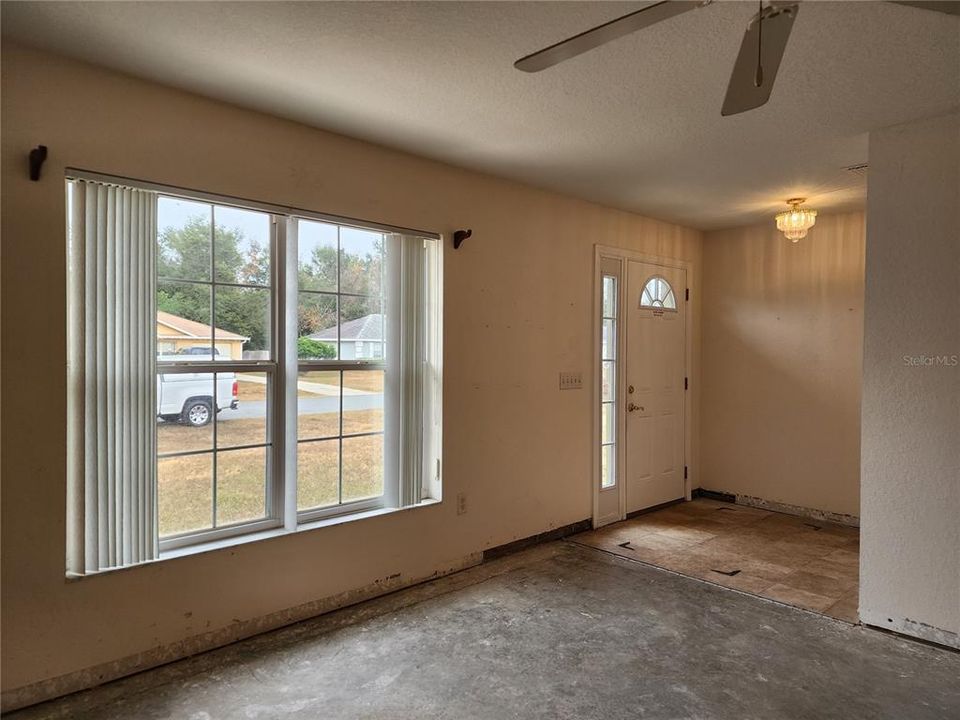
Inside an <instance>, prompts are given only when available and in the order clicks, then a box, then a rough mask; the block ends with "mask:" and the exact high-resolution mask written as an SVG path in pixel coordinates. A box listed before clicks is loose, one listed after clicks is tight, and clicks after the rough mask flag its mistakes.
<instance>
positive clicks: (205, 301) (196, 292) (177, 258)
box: [157, 216, 270, 350]
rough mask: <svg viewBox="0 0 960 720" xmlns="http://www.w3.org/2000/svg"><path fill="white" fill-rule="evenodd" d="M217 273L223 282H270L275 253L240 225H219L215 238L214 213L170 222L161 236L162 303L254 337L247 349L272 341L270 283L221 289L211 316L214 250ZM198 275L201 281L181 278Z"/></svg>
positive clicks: (185, 314) (177, 312) (183, 314)
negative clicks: (251, 238)
mask: <svg viewBox="0 0 960 720" xmlns="http://www.w3.org/2000/svg"><path fill="white" fill-rule="evenodd" d="M212 250H213V251H214V253H213V256H214V258H215V261H216V267H215V277H216V280H217V282H221V283H239V284H245V285H246V284H252V285H269V282H270V252H269V249H268V248H264V247H262V246H261V245H260V244H259V243H257V242H255V241H253V242H250V241H247V239H246V238H245V237H244V235H243V232H242V231H241V230H239V229H237V228H227V227H224V226H222V225H217V226H216V228H215V231H214V233H213V237H212V238H211V233H210V218H209V217H204V216H196V217H192V218H190V219H189V220H188V221H187V222H186V223H185V224H184V225H182V226H181V227H175V228H174V227H168V228H165V229H164V230H163V232H161V233H160V236H159V238H158V239H157V276H158V278H160V282H159V287H158V289H157V308H158V309H159V310H163V311H165V312H169V313H173V314H174V315H179V316H180V317H184V318H187V319H188V320H194V321H196V322H200V323H203V324H205V325H210V324H211V321H212V324H213V325H215V326H216V327H218V328H221V329H223V330H229V331H230V332H234V333H237V334H239V335H244V336H246V337H249V338H250V340H249V342H248V343H247V344H246V345H245V346H244V348H245V349H247V350H262V349H264V348H266V347H268V343H269V327H270V325H269V312H270V291H269V289H267V288H264V289H262V290H261V289H255V288H238V287H229V286H226V287H224V286H218V287H217V288H216V301H215V307H216V312H215V315H216V316H215V317H214V318H211V317H210V307H211V298H210V287H209V285H206V284H201V283H207V282H209V281H210V273H211V267H210V261H211V251H212ZM178 280H181V281H182V280H193V281H197V282H193V283H190V282H177V281H178Z"/></svg>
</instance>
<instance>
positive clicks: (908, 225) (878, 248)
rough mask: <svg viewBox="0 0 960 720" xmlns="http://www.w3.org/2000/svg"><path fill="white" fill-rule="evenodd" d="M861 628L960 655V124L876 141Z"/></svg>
mask: <svg viewBox="0 0 960 720" xmlns="http://www.w3.org/2000/svg"><path fill="white" fill-rule="evenodd" d="M867 217H868V218H869V222H870V240H869V248H868V250H867V268H866V270H867V272H866V298H867V302H866V322H865V332H864V355H863V481H862V482H863V484H862V488H861V489H862V493H863V503H862V504H863V513H862V525H861V527H862V529H861V533H860V534H861V544H860V547H861V552H860V618H861V620H862V621H863V622H865V623H870V624H871V625H877V626H880V627H884V628H887V629H889V630H895V631H897V632H903V633H907V634H909V635H916V636H918V637H921V638H924V639H926V640H932V641H934V642H938V643H943V644H945V645H952V646H953V647H957V648H960V231H958V224H957V223H958V220H960V115H958V114H956V113H955V114H953V115H946V116H943V117H939V118H931V119H927V120H921V121H917V122H913V123H907V124H905V125H898V126H896V127H892V128H887V129H884V130H881V131H879V132H875V133H871V134H870V196H869V198H868V201H867Z"/></svg>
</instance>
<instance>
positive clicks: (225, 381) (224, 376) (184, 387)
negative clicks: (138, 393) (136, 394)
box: [157, 355, 240, 427]
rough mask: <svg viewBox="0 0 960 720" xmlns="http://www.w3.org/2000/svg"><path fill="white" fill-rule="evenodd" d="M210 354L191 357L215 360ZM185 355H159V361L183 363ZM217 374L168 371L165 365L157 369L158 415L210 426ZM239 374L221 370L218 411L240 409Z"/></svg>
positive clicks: (218, 385)
mask: <svg viewBox="0 0 960 720" xmlns="http://www.w3.org/2000/svg"><path fill="white" fill-rule="evenodd" d="M212 359H213V358H212V357H211V356H209V355H207V356H195V357H191V358H190V360H212ZM183 360H184V357H183V356H182V355H158V356H157V362H163V361H173V362H177V361H179V362H183ZM213 375H214V374H213V373H165V372H163V367H162V366H161V367H159V368H158V372H157V416H158V417H159V418H160V419H162V420H165V421H166V422H178V423H182V424H184V425H192V426H193V427H201V426H203V425H206V424H207V423H209V422H210V421H211V420H212V419H213V406H214V399H213V398H214V392H213V383H214V381H213ZM237 394H238V386H237V377H236V374H235V373H232V372H220V373H217V392H216V398H217V400H216V404H217V412H218V413H219V412H222V411H223V410H228V409H230V410H236V409H237V407H238V406H239V404H240V402H239V400H238V399H237Z"/></svg>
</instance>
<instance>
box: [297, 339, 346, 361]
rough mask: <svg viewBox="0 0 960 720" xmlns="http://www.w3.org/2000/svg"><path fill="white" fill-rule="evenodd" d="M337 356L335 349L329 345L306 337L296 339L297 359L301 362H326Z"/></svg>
mask: <svg viewBox="0 0 960 720" xmlns="http://www.w3.org/2000/svg"><path fill="white" fill-rule="evenodd" d="M336 356H337V349H336V348H335V347H334V346H333V345H331V344H330V343H325V342H321V341H320V340H314V339H312V338H308V337H298V338H297V357H298V358H300V359H301V360H321V359H323V360H327V359H332V358H335V357H336Z"/></svg>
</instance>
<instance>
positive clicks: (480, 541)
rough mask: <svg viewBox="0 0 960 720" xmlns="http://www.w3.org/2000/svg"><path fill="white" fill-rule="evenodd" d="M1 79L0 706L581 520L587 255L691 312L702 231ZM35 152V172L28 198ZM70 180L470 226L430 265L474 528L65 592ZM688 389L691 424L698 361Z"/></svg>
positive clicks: (409, 534)
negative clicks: (680, 294) (561, 383)
mask: <svg viewBox="0 0 960 720" xmlns="http://www.w3.org/2000/svg"><path fill="white" fill-rule="evenodd" d="M0 70H2V83H3V84H2V93H3V95H2V97H3V103H2V123H3V135H2V139H0V141H2V155H0V166H2V182H3V195H2V232H3V255H4V257H3V266H2V283H0V290H2V312H3V316H2V343H3V349H4V357H3V367H2V393H3V406H2V422H3V436H2V473H3V487H2V572H3V580H2V624H3V644H2V663H3V676H2V687H3V691H4V698H5V699H6V698H10V700H9V702H28V701H30V700H31V699H33V700H36V699H40V698H42V696H43V693H47V694H50V693H51V692H54V693H55V692H66V691H68V690H70V689H77V688H78V685H83V684H84V683H86V684H91V683H96V682H98V681H99V680H101V679H103V678H107V679H109V677H112V676H115V675H117V674H122V673H124V672H132V671H134V670H137V669H142V667H143V666H144V663H145V662H148V661H146V660H143V658H144V657H146V656H144V655H142V653H153V655H151V656H150V657H153V658H154V659H156V658H157V657H162V658H163V659H166V660H171V659H175V658H176V657H177V655H178V654H180V655H182V654H183V653H184V652H187V651H190V650H191V649H192V650H193V651H196V650H199V649H204V643H207V644H209V642H208V640H207V639H205V638H214V640H213V641H212V642H215V641H216V638H218V637H219V638H227V637H230V633H231V628H234V627H237V626H238V625H239V626H241V627H260V629H264V628H266V627H268V625H266V624H262V625H260V626H258V625H257V623H258V622H259V620H258V619H260V618H269V617H274V618H275V617H278V616H279V615H278V614H280V615H282V614H283V613H285V612H286V611H287V610H288V609H289V608H302V607H304V606H307V607H320V606H319V605H311V603H316V602H317V601H318V600H320V599H323V598H335V597H345V595H344V594H345V593H351V592H354V591H356V590H357V589H366V590H369V589H371V588H373V589H374V590H376V589H377V588H380V591H381V592H382V591H383V588H389V587H395V586H396V585H397V584H398V583H400V584H402V583H406V582H413V581H415V580H417V579H419V578H425V577H430V576H431V574H432V573H438V572H444V571H447V570H449V569H451V568H456V567H462V566H463V564H464V562H466V561H469V560H470V558H476V557H477V554H478V553H479V552H481V551H483V550H484V549H486V548H490V547H493V546H497V545H501V544H504V543H508V542H511V541H513V540H517V539H520V538H525V537H529V536H531V535H535V534H537V533H541V532H544V531H548V530H551V529H554V528H558V527H562V526H565V525H568V524H571V523H574V522H578V521H581V520H584V519H586V518H589V517H590V516H591V511H592V493H591V482H592V476H593V472H592V462H593V460H592V457H593V434H592V429H593V409H594V398H593V397H592V396H591V391H590V390H589V387H590V385H589V384H587V387H585V388H584V389H583V390H573V391H560V390H559V387H558V380H557V377H558V373H559V372H560V371H577V370H580V371H582V372H583V373H584V375H585V376H587V377H592V374H593V370H594V362H595V361H596V357H597V355H598V353H597V351H596V348H595V347H594V346H593V340H592V338H593V326H594V317H593V307H594V304H593V297H594V296H593V262H594V259H593V258H594V245H595V244H602V245H607V246H614V247H621V248H625V249H628V250H635V251H638V252H642V253H647V254H651V255H659V256H662V257H667V258H675V259H679V260H685V261H689V262H690V263H691V267H692V284H691V289H692V291H693V293H694V295H695V297H698V296H699V287H700V286H699V282H700V281H699V277H700V253H701V240H702V237H701V233H700V232H698V231H695V230H690V229H686V228H683V227H679V226H676V225H671V224H668V223H664V222H659V221H656V220H651V219H649V218H644V217H640V216H638V215H635V214H631V213H628V212H622V211H617V210H613V209H611V208H607V207H602V206H600V205H596V204H592V203H588V202H584V201H581V200H576V199H573V198H570V197H565V196H561V195H558V194H555V193H550V192H545V191H541V190H537V189H534V188H531V187H528V186H524V185H521V184H518V183H514V182H508V181H505V180H501V179H497V178H494V177H491V176H488V175H483V174H480V173H475V172H469V171H466V170H462V169H458V168H454V167H451V166H448V165H444V164H441V163H438V162H433V161H430V160H426V159H424V158H418V157H414V156H411V155H408V154H405V153H401V152H396V151H392V150H389V149H386V148H383V147H379V146H375V145H371V144H369V143H364V142H361V141H359V140H355V139H351V138H347V137H343V136H340V135H335V134H332V133H328V132H323V131H321V130H317V129H314V128H310V127H306V126H304V125H300V124H297V123H293V122H289V121H285V120H281V119H278V118H275V117H271V116H268V115H264V114H262V113H256V112H251V111H247V110H243V109H240V108H237V107H234V106H230V105H227V104H224V103H220V102H215V101H213V100H209V99H205V98H202V97H199V96H196V95H192V94H189V93H185V92H180V91H177V90H173V89H170V88H166V87H163V86H160V85H156V84H153V83H149V82H145V81H141V80H137V79H134V78H131V77H128V76H124V75H121V74H118V73H115V72H110V71H106V70H102V69H97V68H95V67H92V66H89V65H84V64H82V63H78V62H74V61H71V60H67V59H64V58H61V57H57V56H54V55H49V54H46V53H42V52H37V51H34V50H30V49H27V48H24V47H18V46H16V45H14V44H12V43H9V42H7V41H4V43H3V57H2V68H0ZM39 144H43V145H46V146H47V147H48V148H49V158H48V160H47V162H46V164H45V165H44V167H43V177H42V178H41V180H40V181H39V182H30V181H29V179H28V178H27V165H26V155H27V153H28V152H29V150H30V148H32V147H35V146H36V145H39ZM65 167H76V168H81V169H86V170H92V171H99V172H103V173H108V174H113V175H118V176H125V177H132V178H138V179H143V180H150V181H154V182H158V183H164V184H169V185H173V186H180V187H187V188H196V189H201V190H207V191H209V192H214V193H219V194H223V195H231V196H235V197H241V198H252V199H256V200H262V201H265V202H272V203H277V204H282V205H287V206H293V207H300V208H307V209H314V210H318V211H322V212H328V213H333V214H338V215H342V216H347V217H356V218H364V219H368V220H371V221H380V222H385V223H390V224H394V225H400V226H404V227H412V228H423V229H426V230H434V231H438V232H442V233H445V234H446V236H447V237H448V238H449V237H450V234H451V233H452V231H453V230H455V229H458V228H463V227H470V228H472V229H473V236H472V237H471V238H470V239H469V240H468V241H467V242H466V243H464V245H463V247H462V248H460V249H459V250H456V251H454V250H453V249H452V247H451V245H450V243H449V240H448V242H447V245H446V248H445V250H444V279H445V288H444V311H445V317H444V338H445V346H444V364H443V366H444V407H443V419H444V429H443V438H444V447H443V456H444V461H443V468H444V496H445V497H448V498H452V497H456V495H457V494H458V493H465V494H466V496H467V498H468V502H467V507H468V508H469V510H468V512H467V513H466V514H464V515H457V512H456V508H455V507H454V503H451V502H443V503H441V504H438V505H434V506H431V507H424V508H417V509H413V510H406V511H403V512H397V513H391V514H388V515H384V516H380V517H376V518H369V519H366V520H363V521H357V522H347V523H343V524H340V525H336V526H333V527H326V528H319V529H315V530H310V531H305V532H299V533H293V534H288V535H284V536H281V537H277V538H273V539H268V540H262V541H258V542H250V543H246V544H243V545H235V546H232V547H229V548H226V549H222V550H216V551H211V552H207V553H202V554H196V555H190V556H187V557H180V558H175V559H170V560H166V561H161V562H158V563H152V564H148V565H144V566H139V567H134V568H130V569H126V570H121V571H117V572H110V573H106V574H103V575H100V576H92V577H85V578H82V579H80V580H78V581H68V580H67V579H66V578H65V577H64V569H65V537H66V528H65V517H66V508H65V503H66V450H65V438H66V373H65V359H66V349H65V346H66V308H65V289H66V239H65V200H64V181H63V178H64V168H65ZM695 312H696V305H695ZM697 320H698V318H697V317H696V316H695V327H694V338H693V343H694V348H693V356H694V359H695V361H696V359H697V358H698V357H699V334H698V328H697V327H696V322H697ZM691 382H692V383H693V386H694V393H695V394H694V417H693V427H694V428H697V427H698V426H699V422H698V418H697V415H696V413H697V409H698V403H697V400H696V397H697V395H696V390H695V388H697V387H698V386H699V376H698V374H697V367H696V366H694V368H693V370H692V373H691ZM692 442H693V447H694V457H693V458H691V462H692V463H693V467H694V468H696V466H697V458H696V451H697V447H698V445H697V438H696V435H694V437H693V438H692ZM474 561H475V560H474ZM352 597H354V598H355V599H356V598H360V597H362V596H361V595H360V594H355V595H352ZM285 617H291V616H290V615H287V616H285ZM217 633H221V634H220V635H217ZM234 637H235V634H234ZM191 638H200V641H198V642H192V641H190V639H191ZM188 641H190V642H188ZM178 643H179V644H178ZM191 643H192V644H191ZM164 653H166V654H165V655H164ZM91 668H93V669H94V670H91ZM58 678H59V679H61V680H62V681H61V680H57V679H58ZM63 678H67V679H66V680H63ZM34 690H35V691H34ZM31 693H32V694H31Z"/></svg>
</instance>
